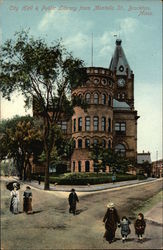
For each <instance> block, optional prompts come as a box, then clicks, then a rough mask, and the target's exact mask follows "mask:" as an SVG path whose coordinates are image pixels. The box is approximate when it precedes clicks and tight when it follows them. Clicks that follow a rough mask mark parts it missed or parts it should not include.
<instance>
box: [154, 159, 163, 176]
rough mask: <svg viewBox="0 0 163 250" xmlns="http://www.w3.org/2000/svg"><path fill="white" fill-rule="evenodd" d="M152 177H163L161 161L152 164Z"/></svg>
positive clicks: (162, 163) (162, 160)
mask: <svg viewBox="0 0 163 250" xmlns="http://www.w3.org/2000/svg"><path fill="white" fill-rule="evenodd" d="M152 176H153V177H163V159H160V160H158V161H153V162H152Z"/></svg>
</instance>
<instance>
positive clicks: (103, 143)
mask: <svg viewBox="0 0 163 250" xmlns="http://www.w3.org/2000/svg"><path fill="white" fill-rule="evenodd" d="M102 146H103V148H106V141H105V140H104V139H103V140H102Z"/></svg>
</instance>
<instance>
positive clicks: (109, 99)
mask: <svg viewBox="0 0 163 250" xmlns="http://www.w3.org/2000/svg"><path fill="white" fill-rule="evenodd" d="M108 105H109V107H110V106H111V96H110V95H109V96H108Z"/></svg>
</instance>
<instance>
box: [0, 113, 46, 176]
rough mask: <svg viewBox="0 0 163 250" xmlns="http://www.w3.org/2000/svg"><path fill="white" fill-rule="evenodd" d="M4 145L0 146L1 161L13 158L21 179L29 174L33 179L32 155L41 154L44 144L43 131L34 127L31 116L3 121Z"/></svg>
mask: <svg viewBox="0 0 163 250" xmlns="http://www.w3.org/2000/svg"><path fill="white" fill-rule="evenodd" d="M0 133H1V137H2V138H1V139H2V143H1V146H0V149H1V153H0V159H1V160H2V159H5V158H6V157H7V158H10V159H11V158H13V159H14V162H15V165H16V166H17V169H18V172H19V175H20V179H22V177H23V175H24V179H26V177H27V172H29V178H30V177H31V176H30V174H31V163H30V158H31V156H32V155H35V154H39V153H40V150H41V149H40V147H41V144H42V136H41V131H40V130H39V129H38V127H35V125H34V119H33V118H32V117H30V116H22V117H19V116H16V117H14V118H13V119H8V120H3V121H2V123H1V124H0Z"/></svg>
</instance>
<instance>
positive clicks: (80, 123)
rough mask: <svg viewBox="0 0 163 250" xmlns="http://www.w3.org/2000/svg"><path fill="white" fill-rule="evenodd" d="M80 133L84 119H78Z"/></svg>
mask: <svg viewBox="0 0 163 250" xmlns="http://www.w3.org/2000/svg"><path fill="white" fill-rule="evenodd" d="M78 131H82V117H79V118H78Z"/></svg>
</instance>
